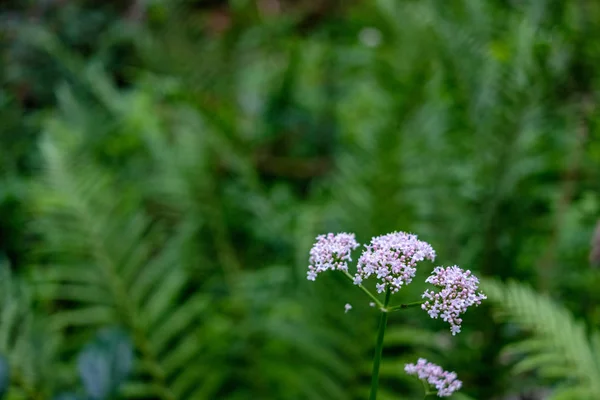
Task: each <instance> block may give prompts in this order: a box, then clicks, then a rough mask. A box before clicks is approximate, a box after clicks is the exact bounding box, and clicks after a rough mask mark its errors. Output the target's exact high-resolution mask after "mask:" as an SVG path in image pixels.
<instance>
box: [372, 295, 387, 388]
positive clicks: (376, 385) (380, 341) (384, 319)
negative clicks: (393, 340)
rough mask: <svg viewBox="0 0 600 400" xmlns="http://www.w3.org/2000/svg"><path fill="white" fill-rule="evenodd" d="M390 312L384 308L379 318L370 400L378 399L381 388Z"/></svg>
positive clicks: (384, 304)
mask: <svg viewBox="0 0 600 400" xmlns="http://www.w3.org/2000/svg"><path fill="white" fill-rule="evenodd" d="M390 294H391V291H390V288H389V287H388V288H387V290H386V292H385V301H384V302H383V308H385V307H387V305H388V303H389V302H390ZM387 319H388V313H387V310H385V311H384V310H382V312H381V319H380V320H379V333H378V334H377V344H376V345H375V357H374V358H373V373H372V374H371V395H370V396H369V400H377V389H378V388H379V364H380V363H381V354H382V353H383V336H384V335H385V327H386V325H387Z"/></svg>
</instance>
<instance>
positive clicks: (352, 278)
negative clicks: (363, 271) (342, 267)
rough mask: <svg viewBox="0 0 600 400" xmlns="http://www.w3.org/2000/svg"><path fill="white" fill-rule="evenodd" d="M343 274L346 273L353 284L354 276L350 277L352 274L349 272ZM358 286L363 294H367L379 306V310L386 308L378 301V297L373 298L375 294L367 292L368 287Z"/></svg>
mask: <svg viewBox="0 0 600 400" xmlns="http://www.w3.org/2000/svg"><path fill="white" fill-rule="evenodd" d="M343 272H344V275H346V276H347V277H348V278H349V279H350V280H351V281H352V282H354V277H353V276H352V275H350V273H348V271H343ZM356 286H358V287H359V288H360V289H361V290H362V291H363V292H365V293H366V294H367V296H369V297H370V298H371V300H373V301H374V302H375V304H377V307H379V308H383V307H385V306H384V305H383V304H381V302H380V301H379V299H377V297H375V296H373V294H372V293H371V292H369V291H368V290H367V288H366V287H364V286H363V285H356ZM386 305H387V303H386Z"/></svg>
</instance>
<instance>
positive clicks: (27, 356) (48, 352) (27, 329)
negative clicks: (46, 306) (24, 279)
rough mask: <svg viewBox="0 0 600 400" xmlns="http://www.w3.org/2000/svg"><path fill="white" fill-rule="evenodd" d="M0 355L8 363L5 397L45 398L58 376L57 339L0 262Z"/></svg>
mask: <svg viewBox="0 0 600 400" xmlns="http://www.w3.org/2000/svg"><path fill="white" fill-rule="evenodd" d="M0 300H1V301H0V353H1V354H2V355H3V356H5V357H6V358H7V360H8V364H9V368H10V379H11V385H10V389H9V391H8V394H7V396H8V398H9V399H11V398H22V399H32V400H35V399H40V400H41V399H45V398H47V396H48V395H49V393H50V391H51V388H52V387H53V386H54V385H56V384H57V383H58V382H59V381H60V379H62V378H64V377H63V376H61V372H62V371H61V370H60V368H59V369H58V370H57V365H56V364H55V359H54V355H55V350H56V348H57V345H58V344H59V337H58V336H57V335H52V334H51V332H50V331H48V330H47V329H45V328H46V326H45V324H44V322H43V321H42V319H41V318H40V317H39V316H38V315H36V314H35V313H34V311H33V308H32V305H31V300H30V296H29V294H28V292H27V290H26V287H25V286H24V285H22V284H21V283H20V281H19V280H18V279H17V278H16V277H14V276H13V274H12V273H11V271H10V267H9V266H8V265H7V264H6V263H4V262H2V261H1V260H0Z"/></svg>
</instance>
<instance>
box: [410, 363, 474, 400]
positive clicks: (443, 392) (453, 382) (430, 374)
mask: <svg viewBox="0 0 600 400" xmlns="http://www.w3.org/2000/svg"><path fill="white" fill-rule="evenodd" d="M404 371H406V373H407V374H409V375H417V376H418V377H419V379H421V380H424V381H427V383H429V384H430V385H431V386H433V387H435V388H436V390H437V395H438V397H448V396H451V395H452V393H454V392H455V391H457V390H459V389H460V388H461V387H462V382H461V381H459V380H458V379H456V377H457V376H456V373H454V372H448V371H444V370H443V369H442V367H440V366H438V365H435V364H433V363H430V362H427V360H426V359H424V358H419V360H418V361H417V363H416V364H406V366H405V367H404Z"/></svg>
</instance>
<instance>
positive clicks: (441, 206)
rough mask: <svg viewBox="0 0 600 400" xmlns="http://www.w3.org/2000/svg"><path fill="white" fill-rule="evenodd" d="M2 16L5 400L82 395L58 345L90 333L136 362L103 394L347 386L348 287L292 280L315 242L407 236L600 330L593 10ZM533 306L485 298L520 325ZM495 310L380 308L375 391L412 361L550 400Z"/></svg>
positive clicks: (596, 13)
mask: <svg viewBox="0 0 600 400" xmlns="http://www.w3.org/2000/svg"><path fill="white" fill-rule="evenodd" d="M5 3H6V5H4V4H3V5H2V7H3V8H2V9H1V11H0V19H1V20H2V24H1V28H0V42H1V43H2V46H1V48H0V53H1V55H2V59H3V62H2V64H1V66H0V77H1V79H2V86H1V88H0V121H2V123H1V124H0V253H2V254H3V255H4V256H5V258H6V260H7V261H6V263H5V264H6V266H5V267H4V270H3V271H4V272H3V274H5V275H6V276H4V277H3V279H2V285H1V287H2V293H1V294H0V296H1V298H2V299H3V302H2V304H1V305H0V315H1V316H2V318H1V320H0V351H1V352H2V354H3V355H4V356H5V357H6V360H8V365H9V367H8V368H7V369H8V370H9V376H10V389H9V391H8V394H7V397H8V398H9V399H22V398H30V399H46V398H52V396H55V395H58V394H59V393H65V394H64V395H63V396H70V395H68V394H66V393H76V392H77V390H78V388H81V381H80V377H79V375H78V373H77V367H76V365H77V359H78V354H80V352H81V351H82V349H84V348H85V345H86V343H89V342H90V340H92V339H93V337H94V335H96V334H97V332H98V331H99V330H100V331H101V330H102V329H104V328H106V327H110V326H119V327H122V328H123V329H125V330H126V331H127V334H128V335H130V337H131V341H132V345H133V348H134V355H133V358H134V363H133V370H132V372H131V374H130V375H129V378H128V379H127V381H126V382H124V383H123V384H122V385H120V386H119V387H120V390H119V395H118V396H120V398H145V399H187V398H189V399H234V400H235V399H251V398H257V399H317V400H318V399H361V398H365V397H366V393H367V389H368V383H369V371H370V360H371V355H372V349H373V345H374V328H375V325H376V320H377V313H375V312H374V311H373V310H372V309H371V308H370V307H369V306H368V300H367V299H366V298H364V297H362V294H361V293H360V292H359V291H356V290H355V289H354V288H352V287H350V285H348V284H347V282H345V281H344V280H343V279H338V277H336V276H334V275H331V276H323V277H320V278H319V280H318V281H317V282H316V283H314V284H309V283H307V282H306V279H305V273H306V263H307V259H308V250H309V248H310V246H311V244H312V242H313V240H314V237H315V236H316V235H317V234H319V233H323V232H328V231H350V232H356V233H357V237H358V238H359V240H360V241H362V242H367V241H368V240H369V238H370V237H371V236H373V235H379V234H384V233H387V232H390V231H394V230H405V231H412V232H415V233H417V234H418V235H419V236H420V238H421V239H423V240H426V241H428V242H430V243H432V245H433V247H434V248H435V249H436V251H437V253H438V260H436V262H439V263H440V264H448V263H454V262H456V263H457V264H459V265H461V266H462V267H463V268H465V269H471V270H473V271H474V272H475V273H476V274H478V275H480V276H486V277H494V278H496V279H498V280H505V279H507V278H512V279H516V280H521V281H527V282H529V283H530V284H531V285H532V286H533V287H535V288H536V289H537V290H538V291H541V292H545V293H547V294H549V295H551V296H552V297H553V298H554V299H555V301H558V302H561V303H563V304H564V307H566V308H567V309H569V310H570V312H571V313H572V314H574V315H575V316H576V317H577V318H579V319H583V320H585V321H586V322H587V326H589V327H590V328H597V327H598V325H599V324H600V311H599V308H598V307H597V304H598V301H599V300H600V294H599V293H600V292H599V291H598V288H600V275H599V274H598V271H597V270H596V269H595V268H594V267H593V265H590V261H589V258H588V255H589V254H590V252H591V251H592V247H596V248H597V247H600V238H596V243H593V240H592V239H593V237H594V227H595V225H596V223H597V220H598V212H599V198H598V189H599V185H600V179H599V176H598V174H599V172H600V171H599V169H598V165H599V162H600V145H599V143H600V142H599V141H598V140H597V139H598V129H599V121H598V113H597V112H596V107H597V106H596V103H597V91H598V89H599V88H600V81H599V80H598V74H597V73H596V66H597V65H600V63H599V62H600V47H599V46H598V44H597V41H596V40H595V38H596V37H597V36H598V35H599V34H600V23H598V21H600V3H598V2H595V1H559V0H528V1H509V0H490V1H479V0H456V1H451V2H439V1H434V0H423V1H415V0H403V1H392V0H377V1H374V2H359V1H356V2H351V4H347V3H344V2H337V1H333V0H330V1H325V0H324V1H321V2H309V1H283V0H270V1H268V0H264V1H256V2H254V1H247V0H242V1H239V0H238V1H230V2H229V3H226V2H219V1H186V2H182V1H175V2H166V1H160V0H155V1H150V2H143V1H130V2H116V1H91V0H90V1H59V0H54V1H33V0H32V1H24V2H17V1H14V2H10V1H9V2H5ZM592 261H595V262H596V263H597V262H598V261H600V260H592ZM592 264H594V263H592ZM9 265H10V267H11V268H10V269H11V270H12V273H11V272H9V271H8V266H9ZM431 267H433V266H431ZM425 269H426V268H425ZM425 269H423V270H422V271H419V274H420V275H419V279H416V280H415V282H414V283H413V284H412V285H411V286H410V287H408V288H406V289H405V290H406V292H405V293H402V296H405V297H403V298H406V299H416V298H418V296H419V295H420V293H422V291H423V289H424V284H422V283H420V282H423V281H424V278H425V276H427V274H428V273H429V271H428V270H425ZM489 285H492V283H490V284H489ZM498 285H499V286H498V288H496V289H494V290H495V292H494V293H496V294H497V296H495V298H496V299H503V297H502V295H501V294H499V293H503V292H502V290H504V289H502V287H503V286H502V285H500V284H498ZM489 287H490V288H492V286H489ZM490 290H492V289H490ZM506 290H510V287H508V288H507V289H506ZM515 290H516V289H515ZM507 296H508V295H507ZM526 297H527V296H526ZM534 298H536V297H535V295H534V294H531V295H530V296H529V297H528V299H529V300H523V299H522V300H518V299H517V300H510V301H509V300H506V301H490V304H495V307H498V308H503V307H507V308H508V309H509V310H511V311H510V312H513V313H516V314H518V312H517V311H515V310H518V309H519V308H518V306H519V304H521V303H519V301H522V306H523V307H524V308H523V309H529V310H532V309H533V310H534V312H533V314H534V315H537V314H538V313H536V312H535V308H534V307H533V308H532V307H528V306H527V304H533V303H535V301H536V300H532V299H534ZM511 299H512V297H511ZM492 300H493V299H492ZM511 301H512V302H511ZM515 302H516V303H517V304H516V305H515V304H514V303H515ZM345 303H351V304H353V306H354V308H353V310H352V312H350V313H348V314H344V313H343V312H342V311H343V306H344V304H345ZM552 304H554V303H552ZM553 307H554V308H556V309H558V308H557V307H556V306H548V309H550V311H548V310H547V313H545V314H544V313H539V314H540V315H538V317H540V318H542V315H553V314H552V309H554V308H553ZM545 310H546V308H545ZM490 311H491V307H490V305H486V306H483V307H480V308H479V309H476V310H471V311H469V313H468V314H467V315H466V318H465V324H464V329H463V332H462V333H461V334H460V335H458V336H457V337H454V338H450V336H449V333H448V330H447V327H446V326H444V325H443V324H440V323H438V321H431V320H429V319H428V318H427V316H426V314H425V313H423V312H421V311H419V310H411V311H410V312H406V313H397V314H393V315H391V321H390V327H389V333H388V336H387V338H386V340H387V343H386V347H385V350H384V363H383V365H382V371H381V379H382V382H381V387H382V392H381V396H380V397H381V398H382V399H384V400H385V399H397V398H413V397H411V396H415V395H417V393H419V390H420V388H419V387H418V386H415V383H414V382H413V381H412V380H411V379H409V378H408V377H406V376H405V374H404V373H403V365H404V363H405V362H413V361H414V360H415V359H416V358H417V357H418V356H426V357H427V358H429V359H431V360H432V361H435V362H438V363H439V364H440V365H443V366H444V367H445V368H447V369H449V370H454V371H456V372H457V373H458V375H459V377H460V379H461V380H463V381H464V390H463V394H464V395H470V396H472V397H473V398H476V399H504V398H508V397H507V396H509V395H520V396H522V397H521V398H523V399H525V398H531V397H525V396H527V395H531V393H532V392H534V391H536V390H538V389H539V388H540V387H542V388H545V389H546V390H548V391H550V392H553V390H554V389H555V388H557V391H556V395H557V396H559V395H561V392H560V390H562V388H563V387H564V383H565V382H564V379H565V376H556V375H552V374H550V376H548V375H549V374H547V373H546V372H547V369H546V370H544V368H540V367H543V365H544V363H538V361H539V360H540V359H537V361H536V359H535V358H534V361H532V362H530V363H529V364H528V365H530V366H534V367H536V368H525V369H524V368H520V369H517V370H514V369H513V364H514V363H515V362H516V361H517V360H515V359H514V358H511V357H507V356H506V353H505V352H503V350H502V349H503V348H505V346H506V345H507V344H510V343H512V342H514V341H521V340H522V339H523V335H525V334H526V333H527V331H530V330H532V331H535V329H533V328H532V326H533V327H534V328H535V327H537V328H539V326H540V325H539V324H538V325H536V324H533V325H531V319H530V318H533V317H532V316H531V315H529V314H527V315H525V317H523V315H524V314H523V313H521V314H518V315H521V318H514V319H510V320H509V322H502V323H501V322H497V321H496V320H494V319H493V316H492V314H493V313H491V312H490ZM555 311H556V310H555ZM556 312H557V313H559V314H561V315H562V316H563V317H561V318H563V319H564V320H565V321H566V320H568V321H570V320H569V318H571V317H570V316H567V317H565V315H570V314H567V311H556ZM528 318H529V319H528ZM547 318H548V321H546V322H547V324H548V326H554V325H550V324H551V323H555V322H552V321H555V319H553V318H554V317H550V316H548V317H547ZM556 318H558V317H556ZM551 320H552V321H551ZM540 324H542V326H543V324H544V321H543V320H542V321H541V322H540ZM557 326H562V324H559V325H557ZM521 328H523V329H521ZM537 328H536V329H537ZM538 331H539V329H538ZM542 332H545V333H544V334H548V332H547V330H546V331H544V330H542ZM560 340H562V341H563V342H561V343H568V342H569V341H570V340H571V339H570V337H569V336H566V337H562V339H560ZM586 340H587V339H586ZM509 348H510V347H509ZM536 349H537V348H536ZM537 350H539V349H537ZM98 353H99V354H101V353H102V352H98ZM575 354H581V353H575ZM99 357H100V356H99ZM107 357H108V356H107ZM586 357H589V354H586ZM100 358H101V357H100ZM541 360H544V359H543V358H542V359H541ZM545 360H547V363H548V365H552V364H551V362H555V361H556V360H557V358H556V357H553V358H552V359H549V358H547V359H545ZM586 360H587V359H586ZM586 360H583V359H582V360H579V361H580V362H581V363H584V362H587V361H586ZM571 361H573V360H572V359H571ZM592 362H596V363H598V362H600V360H595V361H592ZM575 363H577V360H575ZM521 365H522V364H521ZM540 369H541V372H540ZM1 372H2V371H0V378H2V377H3V376H2V374H1ZM590 374H591V372H590ZM569 378H570V377H569V376H567V377H566V379H567V380H569ZM586 379H587V378H586ZM1 381H2V379H0V383H1ZM569 383H570V382H569ZM586 384H587V383H585V384H583V385H582V386H581V387H582V388H583V389H581V388H580V389H581V390H579V389H577V388H578V386H577V385H575V390H573V391H571V392H568V393H569V395H570V396H572V397H568V398H573V399H579V398H581V399H585V398H587V397H585V396H587V395H588V394H589V392H586V391H585V390H587V389H586V388H587V386H585V385H586ZM569 388H573V386H572V385H571V386H569ZM111 390H112V389H111ZM578 390H579V391H578ZM594 390H597V389H594ZM578 393H579V394H578ZM595 393H597V392H595ZM73 396H75V395H73ZM533 396H535V394H534V395H533ZM539 396H540V395H538V397H537V398H540V397H539ZM577 396H579V397H577ZM66 398H70V397H66ZM456 398H459V397H458V396H456ZM533 398H536V397H533ZM556 398H559V397H556ZM562 398H567V397H564V394H563V397H562Z"/></svg>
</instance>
